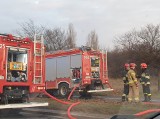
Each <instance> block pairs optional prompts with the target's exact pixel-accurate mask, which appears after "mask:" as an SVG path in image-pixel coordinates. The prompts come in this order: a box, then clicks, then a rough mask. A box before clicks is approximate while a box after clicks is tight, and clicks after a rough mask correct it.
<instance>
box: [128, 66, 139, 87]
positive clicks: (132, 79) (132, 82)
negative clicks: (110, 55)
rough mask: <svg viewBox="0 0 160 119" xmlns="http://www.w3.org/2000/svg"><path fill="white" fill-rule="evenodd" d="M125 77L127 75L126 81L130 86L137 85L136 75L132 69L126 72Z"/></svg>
mask: <svg viewBox="0 0 160 119" xmlns="http://www.w3.org/2000/svg"><path fill="white" fill-rule="evenodd" d="M127 75H128V81H129V85H130V86H132V85H138V82H137V78H136V73H135V71H134V70H133V69H130V70H129V71H128V73H127Z"/></svg>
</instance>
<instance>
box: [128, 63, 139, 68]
mask: <svg viewBox="0 0 160 119" xmlns="http://www.w3.org/2000/svg"><path fill="white" fill-rule="evenodd" d="M129 66H130V68H133V67H135V66H137V65H136V64H135V63H130V64H129Z"/></svg>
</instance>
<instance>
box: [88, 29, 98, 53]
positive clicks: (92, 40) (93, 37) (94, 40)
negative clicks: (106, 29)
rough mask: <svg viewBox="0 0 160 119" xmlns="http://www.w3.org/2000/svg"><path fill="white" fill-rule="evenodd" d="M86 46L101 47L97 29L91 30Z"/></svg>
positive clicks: (95, 48)
mask: <svg viewBox="0 0 160 119" xmlns="http://www.w3.org/2000/svg"><path fill="white" fill-rule="evenodd" d="M86 46H88V47H91V48H93V49H94V50H98V49H99V41H98V35H97V34H96V32H95V30H94V31H91V32H90V33H89V34H88V39H87V42H86Z"/></svg>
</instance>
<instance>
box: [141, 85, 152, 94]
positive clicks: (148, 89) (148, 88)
mask: <svg viewBox="0 0 160 119" xmlns="http://www.w3.org/2000/svg"><path fill="white" fill-rule="evenodd" d="M142 88H143V94H147V95H148V94H151V90H150V84H142Z"/></svg>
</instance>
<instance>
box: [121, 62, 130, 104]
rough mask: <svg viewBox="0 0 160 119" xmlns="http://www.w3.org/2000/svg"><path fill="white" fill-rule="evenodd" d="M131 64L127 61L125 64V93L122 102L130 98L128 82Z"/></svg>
mask: <svg viewBox="0 0 160 119" xmlns="http://www.w3.org/2000/svg"><path fill="white" fill-rule="evenodd" d="M129 69H130V68H129V64H128V63H126V64H125V65H124V72H123V82H124V89H123V95H122V102H124V101H126V100H128V93H129V84H128V76H127V73H128V71H129Z"/></svg>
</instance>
